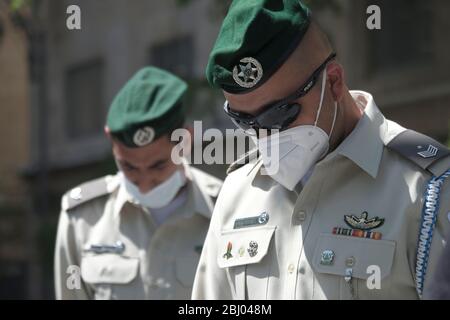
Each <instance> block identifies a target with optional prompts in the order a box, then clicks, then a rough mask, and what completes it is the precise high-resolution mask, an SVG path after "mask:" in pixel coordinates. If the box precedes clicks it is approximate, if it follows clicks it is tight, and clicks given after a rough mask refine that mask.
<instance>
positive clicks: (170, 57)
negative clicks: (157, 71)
mask: <svg viewBox="0 0 450 320" xmlns="http://www.w3.org/2000/svg"><path fill="white" fill-rule="evenodd" d="M193 61H194V44H193V39H192V37H191V36H183V37H178V38H174V39H171V40H169V41H166V42H163V43H159V44H157V45H154V46H152V48H151V49H150V64H152V65H155V66H157V67H159V68H162V69H165V70H168V71H170V72H172V73H174V74H176V75H178V76H180V77H182V78H183V79H186V80H187V79H192V78H193V77H194V65H193Z"/></svg>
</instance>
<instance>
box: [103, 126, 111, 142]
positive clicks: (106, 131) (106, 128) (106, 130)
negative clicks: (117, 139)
mask: <svg viewBox="0 0 450 320" xmlns="http://www.w3.org/2000/svg"><path fill="white" fill-rule="evenodd" d="M103 131H104V132H105V135H106V136H107V137H108V138H109V139H110V140H111V138H112V137H111V130H109V128H108V126H105V127H104V128H103Z"/></svg>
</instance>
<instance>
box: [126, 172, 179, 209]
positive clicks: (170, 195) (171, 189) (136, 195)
mask: <svg viewBox="0 0 450 320" xmlns="http://www.w3.org/2000/svg"><path fill="white" fill-rule="evenodd" d="M122 176H123V178H122V183H123V187H124V188H125V190H126V191H127V192H128V194H129V195H130V196H131V197H133V199H134V200H135V201H136V202H137V203H139V204H140V205H142V206H144V207H147V208H150V209H159V208H163V207H165V206H167V205H168V204H169V203H170V202H171V201H172V200H173V199H174V198H175V196H176V195H177V193H178V191H180V189H181V188H182V187H183V186H184V185H185V184H186V176H185V175H184V173H183V172H181V170H176V171H175V172H174V173H173V174H172V175H171V176H170V177H169V178H168V179H167V180H166V181H164V182H163V183H161V184H159V185H157V186H156V187H155V188H153V189H151V190H150V191H148V192H146V193H141V192H140V191H139V188H138V187H137V186H136V185H135V184H134V183H132V182H131V181H130V180H128V179H127V177H126V176H125V175H124V174H123V173H122Z"/></svg>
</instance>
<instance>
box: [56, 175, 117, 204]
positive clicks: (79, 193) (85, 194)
mask: <svg viewBox="0 0 450 320" xmlns="http://www.w3.org/2000/svg"><path fill="white" fill-rule="evenodd" d="M113 179H114V177H113V176H106V177H102V178H99V179H95V180H92V181H89V182H86V183H83V184H81V185H80V186H78V187H76V188H73V189H72V190H70V191H69V192H67V193H66V194H65V196H64V198H65V201H63V207H64V208H63V209H65V210H71V209H74V208H76V207H78V206H80V205H82V204H84V203H87V202H89V201H92V200H94V199H97V198H99V197H101V196H104V195H107V194H109V193H111V192H112V191H113V190H114V186H116V184H113V182H114V181H113Z"/></svg>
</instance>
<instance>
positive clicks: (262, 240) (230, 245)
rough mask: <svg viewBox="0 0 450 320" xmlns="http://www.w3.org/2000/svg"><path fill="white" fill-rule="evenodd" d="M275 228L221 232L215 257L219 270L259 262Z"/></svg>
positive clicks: (265, 252) (266, 249) (264, 254)
mask: <svg viewBox="0 0 450 320" xmlns="http://www.w3.org/2000/svg"><path fill="white" fill-rule="evenodd" d="M275 229H276V227H260V228H248V229H234V230H227V231H222V235H221V237H220V244H219V252H218V255H217V263H218V264H219V267H220V268H228V267H234V266H241V265H246V264H253V263H258V262H260V261H261V260H262V259H263V258H264V257H265V256H266V254H267V251H268V250H269V244H270V240H271V239H272V236H273V233H274V231H275Z"/></svg>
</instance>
